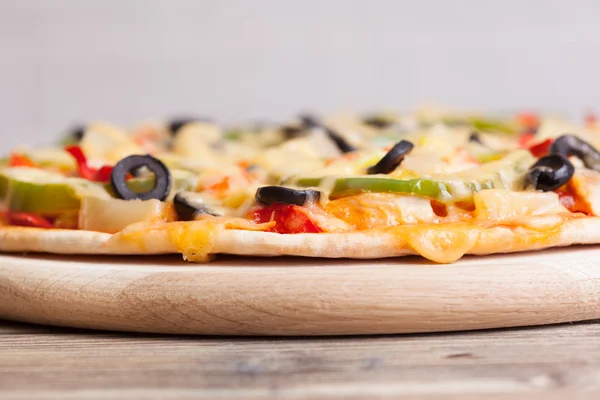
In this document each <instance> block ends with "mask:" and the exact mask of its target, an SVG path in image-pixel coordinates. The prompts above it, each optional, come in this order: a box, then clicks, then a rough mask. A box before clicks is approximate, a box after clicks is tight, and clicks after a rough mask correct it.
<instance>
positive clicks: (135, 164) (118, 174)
mask: <svg viewBox="0 0 600 400" xmlns="http://www.w3.org/2000/svg"><path fill="white" fill-rule="evenodd" d="M142 167H146V168H148V169H149V170H150V171H151V172H152V173H153V174H154V176H155V179H154V182H155V183H154V188H153V189H152V190H150V191H149V192H144V193H136V192H134V191H132V190H131V189H129V187H128V186H127V174H128V173H130V172H131V171H136V170H138V171H139V169H140V168H142ZM110 185H111V186H112V188H113V191H114V192H115V193H116V194H117V196H118V197H119V198H121V199H123V200H136V199H139V200H151V199H158V200H161V201H162V200H164V199H166V198H167V196H169V192H170V191H171V173H170V172H169V169H168V168H167V167H166V166H165V164H163V163H162V161H160V160H158V159H156V158H154V157H152V156H149V155H146V156H129V157H125V158H124V159H122V160H121V161H119V162H118V163H117V164H116V165H115V166H114V167H113V170H112V173H111V174H110Z"/></svg>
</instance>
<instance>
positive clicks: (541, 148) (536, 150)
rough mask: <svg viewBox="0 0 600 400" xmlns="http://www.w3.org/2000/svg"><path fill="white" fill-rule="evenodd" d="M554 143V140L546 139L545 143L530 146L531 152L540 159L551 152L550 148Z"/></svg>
mask: <svg viewBox="0 0 600 400" xmlns="http://www.w3.org/2000/svg"><path fill="white" fill-rule="evenodd" d="M553 142H554V140H552V139H546V140H544V141H543V142H539V143H536V144H534V145H533V146H530V147H529V151H530V152H531V154H533V155H534V156H535V157H538V158H539V157H544V156H545V155H547V154H548V151H549V150H550V146H552V143H553Z"/></svg>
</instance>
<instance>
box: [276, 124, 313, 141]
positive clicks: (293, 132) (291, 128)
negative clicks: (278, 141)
mask: <svg viewBox="0 0 600 400" xmlns="http://www.w3.org/2000/svg"><path fill="white" fill-rule="evenodd" d="M280 131H281V133H282V134H283V136H284V137H285V139H286V140H289V139H295V138H298V137H302V136H304V135H306V134H307V133H308V131H307V130H306V129H305V128H304V127H300V126H295V125H284V126H282V127H281V128H280Z"/></svg>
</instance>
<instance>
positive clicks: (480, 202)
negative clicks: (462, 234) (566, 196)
mask: <svg viewBox="0 0 600 400" xmlns="http://www.w3.org/2000/svg"><path fill="white" fill-rule="evenodd" d="M473 201H474V203H475V213H474V216H475V218H476V219H478V220H491V221H499V222H501V221H518V220H519V219H522V218H525V217H529V216H533V215H548V214H560V213H568V212H569V211H568V210H567V209H566V208H565V207H563V206H562V205H561V204H560V200H559V198H558V195H557V194H556V193H554V192H546V193H541V192H511V191H509V190H499V189H491V190H483V191H481V192H478V193H476V194H475V195H474V196H473Z"/></svg>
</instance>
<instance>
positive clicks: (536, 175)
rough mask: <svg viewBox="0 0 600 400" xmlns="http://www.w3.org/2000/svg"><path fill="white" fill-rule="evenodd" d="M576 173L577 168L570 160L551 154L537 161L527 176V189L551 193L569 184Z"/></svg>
mask: <svg viewBox="0 0 600 400" xmlns="http://www.w3.org/2000/svg"><path fill="white" fill-rule="evenodd" d="M574 173H575V167H574V166H573V164H571V161H569V159H568V158H566V157H564V156H562V155H560V154H551V155H549V156H545V157H542V158H540V159H539V160H537V162H536V163H535V164H533V165H532V166H531V168H529V171H527V174H526V175H525V187H533V188H535V189H536V190H541V191H543V192H550V191H552V190H556V189H558V188H559V187H561V186H562V185H564V184H565V183H567V182H568V181H569V180H570V179H571V178H572V177H573V174H574Z"/></svg>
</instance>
